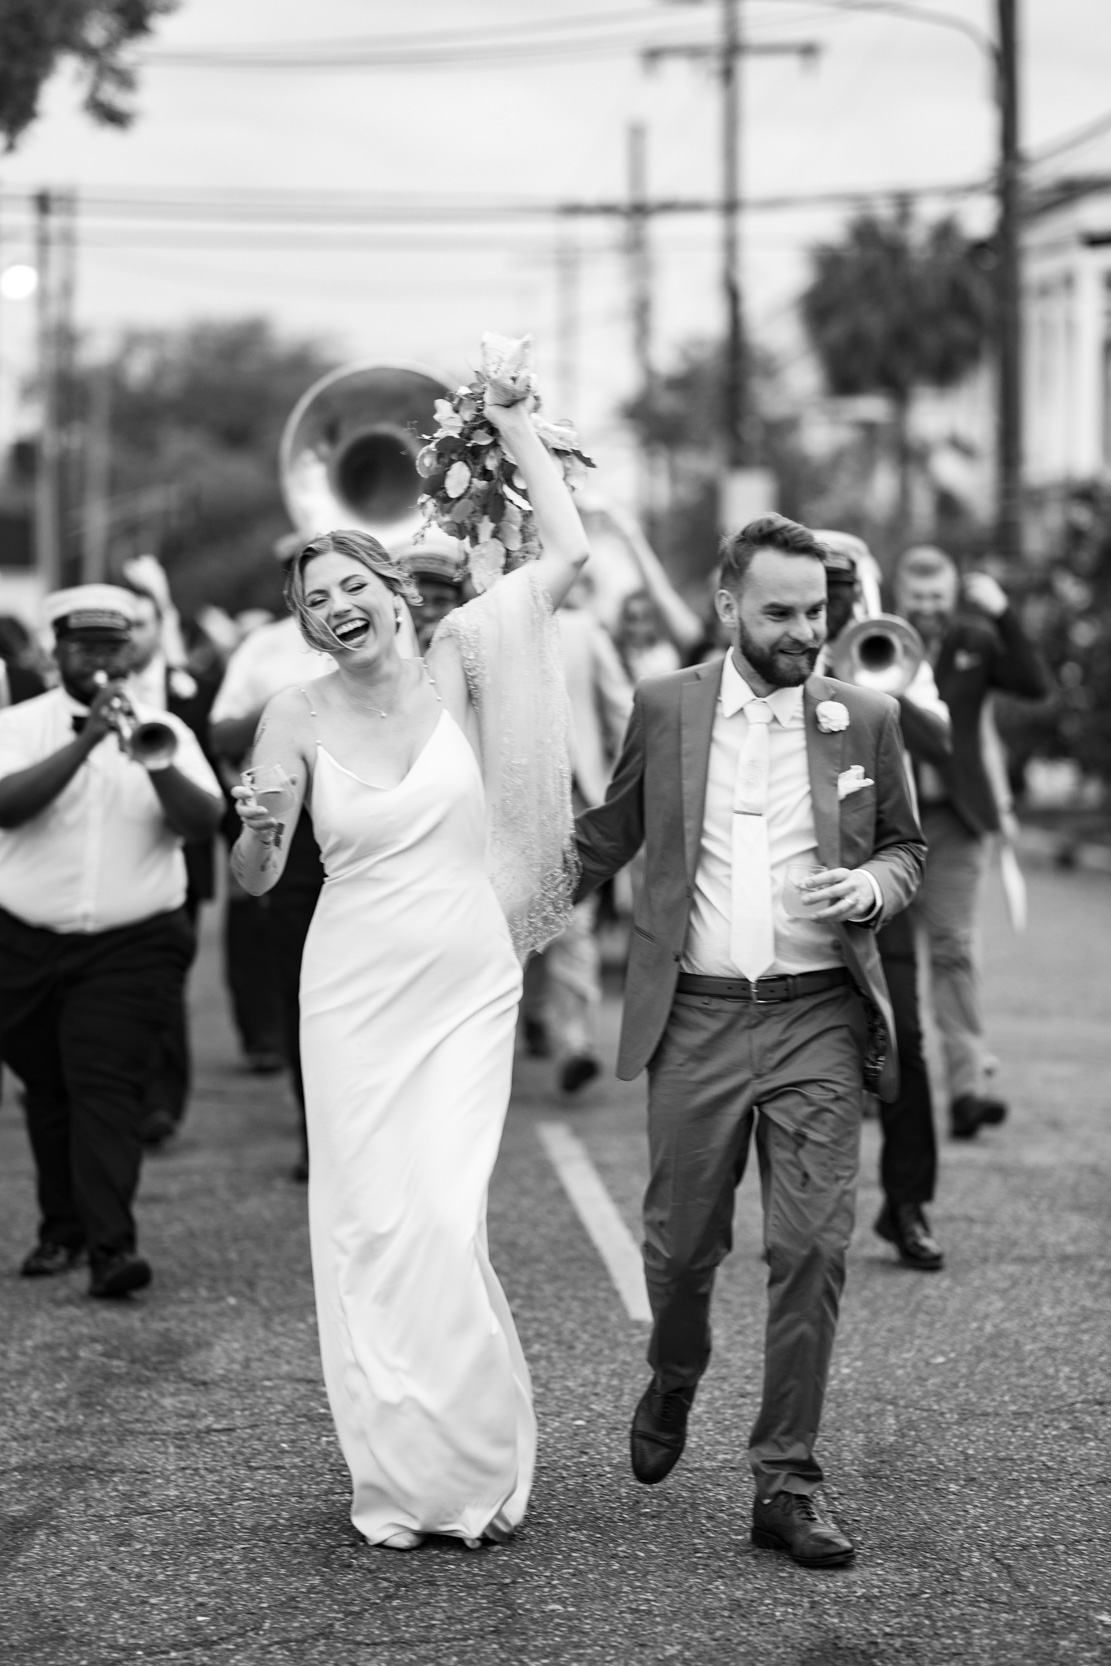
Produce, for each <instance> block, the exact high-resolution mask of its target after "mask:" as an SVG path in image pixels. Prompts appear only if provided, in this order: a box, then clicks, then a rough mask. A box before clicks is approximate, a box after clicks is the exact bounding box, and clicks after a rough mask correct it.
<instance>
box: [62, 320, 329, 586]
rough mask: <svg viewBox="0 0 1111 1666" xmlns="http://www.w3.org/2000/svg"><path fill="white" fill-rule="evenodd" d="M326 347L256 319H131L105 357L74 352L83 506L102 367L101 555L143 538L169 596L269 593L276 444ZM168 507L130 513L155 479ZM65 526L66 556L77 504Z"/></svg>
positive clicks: (276, 526) (277, 524) (276, 519)
mask: <svg viewBox="0 0 1111 1666" xmlns="http://www.w3.org/2000/svg"><path fill="white" fill-rule="evenodd" d="M336 362H337V359H336V355H335V354H334V353H332V352H330V351H329V350H328V348H327V347H326V346H325V345H324V344H322V343H319V342H314V341H299V340H288V339H285V338H282V337H280V336H279V335H278V334H277V333H276V331H275V330H274V328H273V326H272V325H271V324H270V323H269V322H268V321H267V320H266V319H263V318H247V319H239V320H234V321H231V322H227V323H225V322H213V323H197V324H192V325H187V326H185V327H184V328H181V329H177V330H136V331H133V332H131V333H129V334H128V335H126V336H125V337H124V338H123V340H122V341H121V343H120V346H119V348H118V349H117V351H116V353H115V354H114V355H113V357H112V358H111V360H110V361H109V362H108V363H107V364H101V365H98V366H93V365H90V364H84V365H82V364H81V361H80V357H78V368H77V370H76V372H75V375H74V381H73V385H72V386H71V387H70V388H69V389H68V390H67V392H66V397H65V399H64V401H63V404H64V407H65V410H64V416H65V419H66V426H67V428H68V431H69V432H70V433H71V435H72V436H73V445H72V447H71V449H72V451H73V452H74V454H75V458H76V462H77V464H78V467H77V468H76V469H75V471H74V480H73V483H72V487H71V490H70V491H69V493H68V494H67V496H68V500H69V506H70V509H71V511H75V510H77V509H78V508H79V504H80V495H81V474H82V471H81V467H80V454H81V451H82V449H83V446H84V437H85V435H86V433H87V428H86V424H87V421H88V419H89V415H90V413H91V412H92V411H93V409H94V404H95V401H94V398H93V393H92V380H93V376H94V375H97V376H104V375H107V376H108V377H109V379H110V390H111V391H110V410H111V420H110V479H109V491H110V497H111V504H112V514H113V518H112V532H111V536H110V540H109V560H110V563H111V565H112V566H113V568H117V567H118V566H119V564H120V563H121V561H122V560H123V559H125V558H126V557H127V556H130V555H134V554H138V553H140V552H141V551H142V550H144V549H150V550H153V551H154V552H155V553H157V554H158V556H159V558H160V559H161V560H162V561H163V562H164V564H165V565H166V567H167V569H168V571H169V573H170V577H171V581H172V583H173V587H174V592H175V596H176V597H177V599H178V601H179V604H180V605H181V606H182V607H184V608H186V609H187V610H195V609H196V608H198V607H200V606H202V605H204V604H205V603H215V604H217V605H219V606H222V607H225V608H227V609H228V610H229V611H231V612H235V611H238V610H239V609H241V608H243V607H248V606H269V607H273V606H276V605H278V601H279V596H280V574H279V569H278V564H277V562H276V561H275V560H274V558H273V546H274V542H275V540H276V539H277V538H278V537H279V536H280V535H281V534H282V533H284V532H287V531H288V530H289V519H288V517H287V515H286V513H285V510H284V508H283V506H282V500H281V493H280V488H279V479H278V443H279V440H280V438H281V432H282V428H283V426H284V424H285V421H286V418H287V417H288V415H289V413H290V411H291V410H292V409H293V406H294V404H295V403H296V402H297V400H298V399H299V398H300V396H301V394H302V393H304V391H305V389H306V388H307V387H309V385H310V384H311V383H312V382H314V381H315V380H316V379H317V377H319V376H321V375H323V373H324V372H325V371H327V370H331V369H332V368H333V367H334V366H335V364H336ZM152 488H153V489H154V494H155V496H157V493H158V492H159V491H166V489H169V492H168V493H167V496H168V498H169V500H170V507H169V509H168V510H166V511H159V510H153V511H151V512H150V513H149V514H146V513H145V512H140V513H138V514H136V515H133V514H132V513H131V511H130V509H129V506H130V505H132V504H138V505H139V506H140V509H141V506H142V504H143V503H144V501H145V499H144V494H150V493H151V489H152ZM66 520H67V523H68V524H69V525H70V526H71V529H72V530H71V538H72V540H73V548H72V550H70V551H69V552H68V554H69V557H70V559H71V560H75V559H76V557H77V554H78V550H79V538H80V517H79V515H74V514H72V513H71V514H70V515H69V516H67V517H66Z"/></svg>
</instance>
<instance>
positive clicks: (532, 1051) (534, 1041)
mask: <svg viewBox="0 0 1111 1666" xmlns="http://www.w3.org/2000/svg"><path fill="white" fill-rule="evenodd" d="M525 1052H526V1053H527V1054H528V1056H529V1058H530V1059H550V1058H551V1056H552V1043H551V1040H550V1039H549V1036H548V1026H547V1025H546V1024H545V1023H544V1021H543V1019H540V1018H526V1019H525Z"/></svg>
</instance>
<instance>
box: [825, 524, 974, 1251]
mask: <svg viewBox="0 0 1111 1666" xmlns="http://www.w3.org/2000/svg"><path fill="white" fill-rule="evenodd" d="M817 536H818V537H819V538H820V539H821V541H822V543H823V544H824V545H825V547H826V549H827V550H828V552H829V554H828V556H827V560H826V589H827V595H828V602H827V606H826V618H827V620H828V624H829V636H828V639H827V645H826V649H825V652H826V655H827V663H829V664H830V665H831V666H832V668H833V674H834V675H835V676H842V677H847V678H849V679H850V680H852V678H853V675H854V669H853V666H852V665H851V664H846V665H844V666H842V664H841V661H842V660H843V659H844V658H846V655H845V648H846V646H847V644H848V642H849V638H850V635H851V633H850V632H849V626H850V625H851V624H853V622H854V615H858V614H860V613H863V616H864V617H865V618H868V617H871V616H873V615H874V614H875V612H876V608H877V606H878V602H879V587H878V568H877V569H876V572H875V577H876V580H877V582H876V584H875V585H874V586H870V585H869V582H868V581H869V563H871V564H872V565H873V566H875V563H874V558H873V557H872V555H871V552H870V551H869V549H868V546H867V545H866V544H865V543H864V541H863V539H860V538H855V537H853V536H852V535H851V534H849V533H844V532H820V533H818V535H817ZM886 617H888V618H889V616H886ZM890 622H891V624H892V626H893V627H894V626H897V624H898V621H895V620H892V621H890ZM880 640H881V641H882V638H881V639H880ZM892 641H893V653H892V665H891V667H890V669H889V673H888V680H887V692H888V693H890V694H893V695H894V696H895V697H896V699H897V700H898V702H899V717H900V724H901V727H902V731H903V741H904V744H905V746H906V749H907V752H908V754H909V756H910V759H911V761H912V762H913V764H915V765H917V766H921V765H923V764H926V765H930V766H932V767H933V768H935V769H940V768H942V767H943V766H944V765H945V764H946V763H947V762H948V759H949V755H950V751H951V743H950V730H949V713H948V709H947V707H946V706H945V704H944V702H943V701H942V699H941V696H940V695H939V693H938V690H937V684H936V682H935V681H934V675H933V671H932V670H931V667H930V663H929V660H928V658H927V656H926V654H925V651H924V649H923V648H922V647H921V644H915V643H914V638H913V632H910V631H908V632H906V633H905V640H904V639H901V638H900V637H899V636H898V634H896V635H895V636H894V637H893V639H892ZM839 650H840V652H839ZM909 773H910V771H909V766H908V774H909ZM911 784H912V790H913V779H912V783H911ZM876 941H877V946H878V948H879V951H880V960H881V961H882V963H883V971H884V976H885V978H886V979H887V988H888V992H889V994H890V996H891V1006H892V1010H893V1011H894V1014H895V1042H896V1046H897V1048H898V1052H899V1097H898V1098H897V1099H896V1100H895V1101H894V1102H893V1103H891V1104H887V1103H885V1102H884V1101H881V1102H880V1130H881V1136H882V1144H881V1147H880V1187H881V1189H882V1191H883V1207H882V1209H881V1210H880V1213H879V1215H878V1216H877V1218H876V1221H875V1223H874V1230H875V1231H876V1232H877V1233H878V1234H879V1236H880V1237H881V1238H883V1239H884V1240H885V1241H886V1242H887V1243H890V1244H892V1245H894V1247H895V1250H896V1252H897V1253H898V1256H899V1260H900V1261H901V1262H902V1263H903V1265H904V1266H905V1267H913V1268H915V1269H916V1270H917V1271H918V1272H937V1271H939V1270H940V1268H941V1267H942V1266H943V1264H944V1256H943V1253H942V1250H941V1246H940V1245H939V1244H938V1241H937V1238H936V1237H935V1235H934V1232H933V1230H932V1228H931V1226H930V1222H929V1219H928V1217H927V1215H926V1205H927V1204H928V1203H932V1201H933V1197H934V1190H935V1187H936V1185H937V1136H936V1133H935V1130H934V1113H933V1098H932V1095H931V1092H930V1078H929V1074H928V1072H927V1069H926V1060H925V1055H924V1052H923V1046H922V1024H921V1017H920V1007H919V995H918V971H917V966H916V963H915V948H914V932H913V928H912V926H911V924H910V920H909V917H908V915H907V914H906V913H905V912H904V913H902V914H897V915H896V916H895V918H894V919H893V920H889V921H888V923H887V924H886V925H884V926H881V928H880V930H879V932H878V934H877V939H876Z"/></svg>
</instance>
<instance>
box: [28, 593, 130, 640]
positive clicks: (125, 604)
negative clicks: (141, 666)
mask: <svg viewBox="0 0 1111 1666" xmlns="http://www.w3.org/2000/svg"><path fill="white" fill-rule="evenodd" d="M46 618H47V623H48V624H49V625H51V626H52V627H53V630H54V635H55V636H56V637H73V636H89V637H101V638H104V639H106V640H108V641H116V642H126V641H128V640H129V639H130V636H131V630H132V626H133V625H134V624H135V597H134V596H133V595H132V593H131V591H130V590H123V589H121V588H120V586H119V585H118V584H75V585H72V586H71V587H70V588H69V589H68V590H55V591H54V592H53V593H52V594H51V595H49V596H47V598H46Z"/></svg>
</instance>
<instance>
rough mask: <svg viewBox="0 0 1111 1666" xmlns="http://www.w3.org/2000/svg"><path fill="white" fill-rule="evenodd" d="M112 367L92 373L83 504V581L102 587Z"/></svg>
mask: <svg viewBox="0 0 1111 1666" xmlns="http://www.w3.org/2000/svg"><path fill="white" fill-rule="evenodd" d="M111 436H112V367H111V365H110V364H109V363H108V362H107V361H105V363H104V364H102V365H100V366H98V367H97V369H96V370H94V371H93V372H92V375H91V378H90V386H89V410H88V417H87V419H86V427H85V474H84V480H83V482H82V485H83V491H82V504H81V578H82V582H83V583H85V584H96V583H100V582H101V581H102V580H103V579H105V578H107V576H108V530H109V513H108V496H109V488H110V474H111V462H112V438H111Z"/></svg>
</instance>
